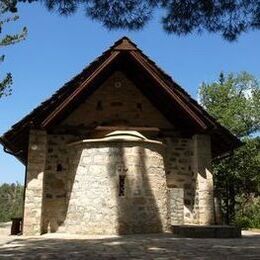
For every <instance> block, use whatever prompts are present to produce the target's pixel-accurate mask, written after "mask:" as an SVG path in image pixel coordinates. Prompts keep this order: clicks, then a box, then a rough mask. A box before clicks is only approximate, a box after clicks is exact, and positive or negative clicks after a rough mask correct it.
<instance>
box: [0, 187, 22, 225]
mask: <svg viewBox="0 0 260 260" xmlns="http://www.w3.org/2000/svg"><path fill="white" fill-rule="evenodd" d="M22 209H23V186H22V185H21V184H19V183H16V184H14V183H13V184H6V183H4V184H2V185H1V186H0V222H6V221H10V220H11V218H14V217H22Z"/></svg>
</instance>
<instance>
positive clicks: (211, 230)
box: [171, 225, 241, 238]
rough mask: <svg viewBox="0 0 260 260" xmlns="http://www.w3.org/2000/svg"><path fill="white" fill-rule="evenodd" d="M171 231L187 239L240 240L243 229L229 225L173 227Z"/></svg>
mask: <svg viewBox="0 0 260 260" xmlns="http://www.w3.org/2000/svg"><path fill="white" fill-rule="evenodd" d="M171 231H172V233H173V234H174V235H176V236H178V237H187V238H240V237H241V228H239V227H235V226H227V225H203V226H202V225H172V227H171Z"/></svg>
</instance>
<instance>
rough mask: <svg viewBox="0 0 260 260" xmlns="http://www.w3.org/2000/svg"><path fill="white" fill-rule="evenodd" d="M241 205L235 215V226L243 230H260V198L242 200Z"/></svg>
mask: <svg viewBox="0 0 260 260" xmlns="http://www.w3.org/2000/svg"><path fill="white" fill-rule="evenodd" d="M239 202H240V204H241V205H243V207H239V208H238V210H237V212H236V215H235V221H234V222H235V224H236V225H238V226H240V227H242V228H259V229H260V198H259V197H258V198H254V197H253V198H250V199H249V200H248V199H245V198H243V197H242V199H240V201H239Z"/></svg>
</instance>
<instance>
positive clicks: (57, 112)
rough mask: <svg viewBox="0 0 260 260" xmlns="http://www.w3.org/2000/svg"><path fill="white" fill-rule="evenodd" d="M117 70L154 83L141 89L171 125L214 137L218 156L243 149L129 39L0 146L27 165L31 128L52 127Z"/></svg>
mask: <svg viewBox="0 0 260 260" xmlns="http://www.w3.org/2000/svg"><path fill="white" fill-rule="evenodd" d="M129 64H131V65H129ZM113 67H116V68H120V69H123V70H125V72H126V74H129V76H130V77H133V78H135V80H136V83H137V84H138V82H142V85H145V82H147V81H149V82H150V83H151V84H150V85H153V88H150V87H148V86H147V87H143V86H142V88H143V92H144V93H145V94H147V96H148V97H149V98H150V100H151V101H152V102H154V103H156V106H157V107H158V108H159V109H160V110H162V111H163V113H164V115H165V116H166V117H167V119H168V120H169V121H174V120H175V121H176V120H178V121H179V120H182V123H183V124H185V125H186V126H187V128H192V129H193V130H194V131H196V132H198V133H208V134H210V135H211V136H212V151H213V155H214V156H218V155H221V154H224V153H227V152H228V151H230V150H232V149H234V148H236V147H238V146H240V145H241V142H240V141H239V139H237V138H236V137H235V136H234V135H232V134H231V133H230V132H229V131H228V130H227V129H226V128H224V127H223V126H221V125H220V124H219V123H218V122H217V121H216V120H215V119H214V118H213V117H212V116H210V115H209V114H208V113H207V112H206V111H205V110H204V109H203V108H202V107H201V106H200V105H199V104H198V103H197V102H196V101H195V100H194V99H193V98H191V97H190V96H189V95H188V93H187V92H186V91H184V89H183V88H181V87H180V86H179V85H178V84H177V83H176V82H175V81H174V80H173V79H172V78H171V77H170V76H169V75H167V74H166V73H165V72H164V71H163V70H162V69H160V68H159V67H158V66H157V65H156V64H155V63H154V62H153V61H152V60H150V59H149V57H147V56H146V55H145V54H143V53H142V51H141V50H140V49H139V48H138V47H137V46H136V44H134V43H133V42H132V41H131V40H130V39H128V38H127V37H123V38H122V39H120V40H118V41H117V42H115V44H114V45H113V46H112V47H110V48H109V49H108V50H107V51H105V52H104V53H103V54H102V55H101V56H99V57H98V58H97V59H96V60H94V61H93V62H92V63H91V64H90V65H89V66H88V67H86V68H85V69H84V70H83V71H82V72H81V73H80V74H78V75H77V76H76V77H74V78H73V79H72V80H70V81H69V82H67V83H66V84H65V85H64V86H63V87H61V88H60V89H59V90H58V91H57V92H56V93H55V94H54V95H53V96H52V97H50V98H49V99H48V100H46V101H44V102H43V103H42V104H41V105H40V106H38V107H37V108H35V109H34V110H33V111H32V112H31V113H30V114H28V115H27V116H25V117H24V118H23V119H22V120H20V121H19V122H18V123H17V124H15V125H13V126H12V128H11V129H10V130H9V131H8V132H6V133H5V134H4V135H3V136H2V137H1V139H0V142H1V143H2V144H3V146H4V147H5V149H6V150H8V151H9V152H11V153H12V154H14V155H15V156H16V157H17V158H18V159H19V160H21V161H22V162H24V163H25V162H26V157H27V146H28V133H29V129H30V128H40V129H46V130H49V129H51V127H53V126H54V125H55V124H56V123H57V122H59V121H60V120H61V118H63V116H64V115H65V114H66V112H67V111H71V109H73V107H74V106H77V105H78V104H79V103H80V102H79V101H80V100H81V99H82V97H84V98H86V97H87V95H91V93H93V91H94V89H95V88H97V87H98V86H99V85H100V83H101V81H102V79H104V78H105V77H106V76H107V75H108V74H109V73H110V72H111V69H112V68H113ZM144 78H145V80H144ZM176 111H177V112H176Z"/></svg>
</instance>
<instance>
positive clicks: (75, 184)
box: [24, 72, 213, 234]
mask: <svg viewBox="0 0 260 260" xmlns="http://www.w3.org/2000/svg"><path fill="white" fill-rule="evenodd" d="M119 83H120V84H121V85H120V84H119ZM129 97H131V98H129ZM106 124H107V125H127V126H148V127H159V128H167V129H171V130H172V134H173V136H174V137H168V138H163V140H161V141H163V143H164V144H165V145H166V150H165V153H164V155H163V154H162V153H161V152H159V151H157V150H156V149H157V148H154V147H153V146H152V145H151V146H148V147H143V148H141V147H139V148H138V146H136V147H125V148H124V149H123V148H122V147H120V146H112V147H110V148H109V147H91V146H85V147H82V146H75V147H69V146H68V143H71V142H72V141H77V140H80V139H82V137H81V136H80V135H78V133H77V134H76V133H75V135H66V134H63V135H61V134H58V133H59V132H57V134H48V136H46V133H42V132H32V133H31V137H30V140H31V141H30V143H31V144H38V145H37V146H38V147H39V150H30V149H31V148H29V163H28V169H27V190H26V199H25V212H24V217H25V219H24V233H26V234H33V233H35V234H37V233H41V232H65V231H66V232H72V233H75V232H81V230H79V229H81V225H78V224H79V222H77V221H76V220H75V219H79V218H82V214H83V215H84V214H85V213H83V212H84V207H85V206H86V205H85V204H84V199H85V198H87V199H88V200H89V198H88V197H86V196H90V198H91V199H92V200H93V201H95V205H94V204H93V205H92V206H91V210H93V212H94V211H95V210H96V209H97V207H98V209H100V208H104V207H106V205H107V204H106V200H107V197H110V198H111V200H113V201H114V202H113V203H114V204H113V203H112V201H110V202H109V203H110V204H109V205H110V207H111V208H109V210H107V211H106V210H105V212H104V214H103V212H102V214H101V213H98V214H97V215H96V217H97V219H101V216H103V215H105V216H106V217H105V223H110V222H113V223H114V224H113V225H112V224H111V223H110V224H111V225H110V224H109V225H107V226H106V230H107V232H110V233H114V232H115V231H117V232H118V233H127V232H128V233H134V232H141V225H139V224H140V223H139V224H134V223H133V222H131V221H132V220H131V218H132V219H136V218H137V212H139V213H140V215H141V216H142V218H143V219H144V220H145V219H146V218H147V216H148V213H149V214H154V215H153V218H152V219H151V215H150V218H149V220H148V222H147V223H151V222H153V221H154V223H159V222H161V227H159V225H158V224H156V225H151V226H154V227H153V228H154V230H151V227H149V226H146V225H145V223H142V228H143V231H142V232H146V231H147V232H148V230H149V232H150V231H158V230H159V229H161V230H165V229H166V226H167V221H168V219H169V216H170V215H171V219H172V222H173V223H174V224H178V222H179V224H182V223H184V224H194V223H198V224H200V223H201V224H202V223H204V224H206V223H210V222H212V212H213V208H212V207H211V198H212V196H213V192H212V176H211V174H210V171H209V170H210V167H209V163H210V159H211V151H210V139H209V137H204V139H203V138H202V139H200V138H197V137H194V138H181V137H180V135H179V133H178V126H173V125H172V124H170V123H169V122H168V121H167V120H166V118H165V117H164V116H163V115H162V114H161V113H160V112H159V111H158V110H157V109H156V108H155V107H154V106H153V105H152V104H151V103H150V102H149V101H148V99H146V98H145V97H144V96H143V95H142V93H141V92H140V91H139V90H138V89H137V88H136V87H135V86H134V85H133V83H132V82H131V81H129V80H128V79H127V78H126V77H125V76H124V75H123V74H122V73H121V72H116V73H115V74H113V75H111V77H110V78H109V79H108V80H107V81H106V82H105V83H104V84H103V85H102V86H101V87H100V88H99V89H98V90H97V91H96V92H94V93H93V95H92V96H91V97H89V99H88V100H87V101H86V102H85V103H83V104H82V105H80V106H79V107H78V108H77V109H76V110H75V111H73V112H72V113H71V114H70V115H69V116H68V117H67V119H65V120H64V121H63V122H62V123H61V124H60V125H59V126H58V127H57V129H67V127H68V126H73V127H75V126H76V128H77V129H79V130H81V129H82V132H83V134H84V133H85V132H84V131H85V128H86V127H91V126H95V125H106ZM54 133H55V130H54ZM147 137H148V136H147ZM152 138H154V136H153V137H152ZM203 140H204V141H203ZM29 147H30V145H29ZM137 150H139V151H138V156H137V153H136V154H135V155H134V154H133V151H136V152H137ZM119 151H120V152H119ZM89 153H90V154H91V155H89ZM106 153H108V154H106ZM113 153H115V155H113ZM120 153H121V155H120ZM105 154H106V155H105ZM116 154H117V155H116ZM119 155H120V156H121V157H122V156H123V157H124V158H125V159H124V160H123V159H122V158H121V162H122V161H124V164H125V165H123V166H122V163H119V162H118V161H117V160H118V158H120V156H119ZM75 156H76V157H75ZM81 156H83V157H84V159H83V157H82V158H81ZM104 158H106V159H104ZM107 158H110V159H111V158H117V159H115V162H114V159H113V160H112V161H108V159H107ZM151 158H152V159H151ZM155 158H156V159H155ZM162 158H163V163H162V162H161V161H162ZM142 160H143V161H142ZM152 160H154V161H152ZM119 161H120V160H119ZM137 161H138V162H137ZM102 164H103V165H102ZM120 165H121V166H120ZM140 165H142V167H141V166H140ZM157 166H158V167H157ZM206 168H207V170H206ZM120 169H121V171H123V172H124V170H125V169H128V170H127V171H126V175H127V176H126V179H125V181H126V187H127V189H126V196H125V197H123V198H121V197H120V198H118V197H117V196H116V191H117V187H116V186H115V185H116V183H118V180H117V178H118V175H119V174H120ZM122 169H123V170H122ZM86 172H87V173H88V174H89V175H90V176H92V177H91V179H88V180H87V179H84V178H85V176H86V174H85V173H86ZM140 172H141V174H139V173H140ZM121 173H122V172H121ZM165 174H166V181H165ZM145 176H146V177H147V178H146V177H145ZM162 176H164V177H163V178H164V182H163V179H162ZM205 176H206V177H205ZM100 177H101V179H100ZM110 177H111V178H110ZM78 178H79V179H78ZM102 178H103V179H102ZM113 183H114V184H113ZM141 183H142V184H143V183H145V184H146V187H144V190H142V188H141V187H142V185H141ZM166 183H167V187H168V189H169V192H168V195H169V196H168V206H167V207H168V208H169V209H170V208H171V212H168V213H166V212H165V208H166V206H165V205H164V203H165V196H164V195H162V194H160V192H159V191H158V190H159V187H161V189H164V185H166ZM112 184H113V185H114V186H113V185H112ZM109 185H110V186H109ZM111 185H112V186H111ZM86 187H93V189H94V192H93V193H91V192H90V191H88V189H87V188H86ZM98 187H100V190H99V188H98ZM108 187H110V188H111V187H113V189H112V190H113V192H112V194H113V196H112V197H111V194H110V196H108V193H109V188H108ZM101 189H102V192H103V194H104V195H103V197H100V196H101V195H100V194H101V193H102V192H101ZM177 190H178V192H177V193H176V192H175V191H177ZM97 192H98V193H97ZM163 192H164V191H163ZM41 194H42V195H41ZM134 194H135V195H134ZM174 194H175V195H174ZM181 194H182V195H181ZM179 195H180V196H179ZM41 196H43V197H42V200H41V199H40V198H41ZM97 196H99V197H100V198H98V197H97ZM160 197H161V198H162V197H163V199H159V198H160ZM128 200H129V201H128ZM148 201H149V203H150V205H152V206H151V207H150V206H149V204H148ZM152 202H153V203H152ZM77 203H81V204H77ZM176 203H177V204H176ZM116 205H120V207H117V206H116ZM129 205H132V206H131V207H130V206H129ZM134 205H138V211H137V210H136V211H132V210H131V209H132V208H134ZM115 209H117V210H115ZM127 211H129V212H130V213H129V216H131V217H129V216H128V215H125V213H124V212H127ZM108 212H109V213H108ZM155 212H157V213H156V214H155ZM110 213H111V215H110V216H109V214H110ZM73 214H74V217H73ZM86 214H87V215H86V218H87V219H88V221H93V222H92V223H93V225H92V226H91V227H90V226H88V225H89V224H87V223H85V224H84V225H85V229H84V230H88V231H87V232H89V230H92V231H93V232H95V233H102V232H104V228H105V227H104V226H102V227H98V225H97V220H95V219H94V217H93V216H94V215H93V214H92V215H91V216H90V214H88V213H86ZM167 214H168V215H167ZM36 216H37V217H36ZM108 216H109V217H108ZM116 218H117V220H118V221H117V222H118V223H121V224H120V225H116V224H115V223H116V221H115V219H116ZM124 219H126V220H127V221H126V222H125V220H124ZM159 219H160V220H159ZM149 221H150V222H149ZM99 223H100V221H99ZM153 228H152V229H153ZM73 230H74V231H73ZM27 231H28V232H27ZM84 232H85V231H84Z"/></svg>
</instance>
